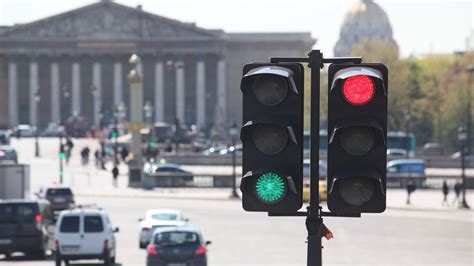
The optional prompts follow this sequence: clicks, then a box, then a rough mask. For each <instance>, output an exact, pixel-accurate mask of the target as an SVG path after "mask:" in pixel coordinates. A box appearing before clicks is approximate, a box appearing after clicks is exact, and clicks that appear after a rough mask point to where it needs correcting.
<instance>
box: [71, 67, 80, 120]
mask: <svg viewBox="0 0 474 266" xmlns="http://www.w3.org/2000/svg"><path fill="white" fill-rule="evenodd" d="M71 97H72V110H71V114H72V115H80V114H81V65H80V64H79V63H78V62H74V63H72V94H71Z"/></svg>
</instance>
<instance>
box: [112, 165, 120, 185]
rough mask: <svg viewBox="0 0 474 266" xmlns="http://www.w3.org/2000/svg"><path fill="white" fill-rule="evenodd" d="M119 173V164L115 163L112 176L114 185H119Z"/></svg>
mask: <svg viewBox="0 0 474 266" xmlns="http://www.w3.org/2000/svg"><path fill="white" fill-rule="evenodd" d="M118 175H119V169H118V167H117V165H114V168H113V169H112V178H113V185H114V187H117V178H118Z"/></svg>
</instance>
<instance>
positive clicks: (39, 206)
mask: <svg viewBox="0 0 474 266" xmlns="http://www.w3.org/2000/svg"><path fill="white" fill-rule="evenodd" d="M54 229H55V223H54V217H53V214H52V211H51V206H50V204H49V202H48V201H46V200H25V199H11V200H0V254H4V255H5V256H6V257H7V258H9V257H10V256H11V254H12V253H13V252H17V251H18V252H23V253H24V254H26V255H32V256H34V257H38V258H44V257H46V256H47V252H48V251H49V250H53V249H54Z"/></svg>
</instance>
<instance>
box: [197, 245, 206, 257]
mask: <svg viewBox="0 0 474 266" xmlns="http://www.w3.org/2000/svg"><path fill="white" fill-rule="evenodd" d="M205 253H206V248H205V247H204V246H199V247H198V249H197V250H196V252H195V253H194V255H195V256H202V255H204V254H205Z"/></svg>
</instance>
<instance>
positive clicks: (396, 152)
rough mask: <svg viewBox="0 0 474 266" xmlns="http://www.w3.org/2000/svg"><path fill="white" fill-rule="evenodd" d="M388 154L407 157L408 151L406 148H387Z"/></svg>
mask: <svg viewBox="0 0 474 266" xmlns="http://www.w3.org/2000/svg"><path fill="white" fill-rule="evenodd" d="M387 156H389V157H399V158H405V157H407V151H406V150H404V149H387Z"/></svg>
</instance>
